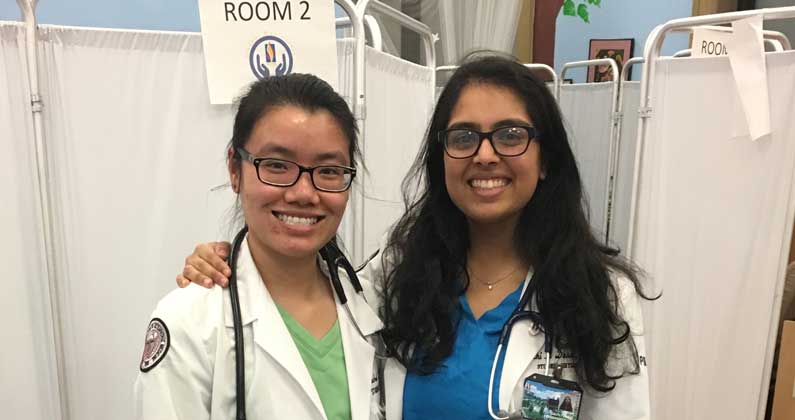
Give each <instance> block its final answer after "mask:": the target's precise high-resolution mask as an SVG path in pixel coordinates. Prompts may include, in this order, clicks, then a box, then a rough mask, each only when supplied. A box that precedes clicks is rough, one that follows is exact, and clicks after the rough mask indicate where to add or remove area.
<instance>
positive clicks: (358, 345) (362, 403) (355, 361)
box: [321, 264, 383, 420]
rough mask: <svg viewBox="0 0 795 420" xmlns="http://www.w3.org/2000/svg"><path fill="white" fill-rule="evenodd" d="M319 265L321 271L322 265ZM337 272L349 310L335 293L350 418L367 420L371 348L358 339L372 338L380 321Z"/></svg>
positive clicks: (371, 361)
mask: <svg viewBox="0 0 795 420" xmlns="http://www.w3.org/2000/svg"><path fill="white" fill-rule="evenodd" d="M321 267H322V268H323V269H324V271H325V268H326V267H324V264H322V265H321ZM338 274H339V277H340V283H342V288H343V290H344V291H345V296H346V297H347V299H348V308H349V309H350V313H348V312H347V311H346V310H345V307H344V306H343V305H342V303H341V301H340V297H339V296H336V299H337V317H338V318H339V320H340V332H341V334H342V346H343V349H344V353H345V367H346V370H347V375H348V392H349V394H350V401H351V418H352V420H368V419H369V418H370V407H371V397H372V396H373V393H372V392H371V388H372V387H373V386H374V385H375V384H373V383H372V378H373V376H374V375H373V374H374V372H373V368H374V365H373V360H374V357H375V347H373V345H372V344H371V343H370V342H368V341H367V340H365V339H364V338H362V335H364V337H368V339H372V337H373V334H375V333H377V332H378V331H380V330H381V329H382V328H383V324H382V323H381V320H380V319H379V318H378V316H377V315H376V314H375V312H374V311H373V309H372V308H371V307H370V305H368V304H367V302H366V301H365V300H364V298H362V297H361V296H360V295H358V294H357V293H356V291H355V290H354V288H353V286H352V285H351V282H350V281H349V280H348V278H347V276H346V274H345V272H344V271H342V270H338ZM354 322H355V324H354ZM357 325H358V327H359V328H360V329H361V334H360V333H359V331H358V330H357V327H356V326H357Z"/></svg>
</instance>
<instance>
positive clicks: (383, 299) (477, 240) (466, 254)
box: [178, 57, 650, 420]
mask: <svg viewBox="0 0 795 420" xmlns="http://www.w3.org/2000/svg"><path fill="white" fill-rule="evenodd" d="M427 133H428V134H427V138H426V139H425V143H424V145H423V148H422V150H421V151H420V154H419V156H418V158H417V161H416V163H415V165H414V167H413V168H412V171H411V172H410V173H409V175H408V178H407V179H408V180H409V181H408V185H406V186H407V188H409V190H408V191H412V189H413V190H414V191H418V192H417V193H416V194H414V195H412V196H410V197H411V198H412V202H411V203H410V206H408V211H407V212H406V214H404V215H403V217H402V218H401V219H400V220H399V221H398V222H397V224H396V225H395V226H394V227H393V228H392V230H391V231H390V234H389V237H388V240H387V243H386V245H385V247H384V249H383V250H382V253H381V255H380V256H379V257H378V258H376V259H374V260H373V261H371V262H370V263H369V264H368V266H367V267H366V268H365V270H364V271H363V272H362V273H361V276H362V277H363V278H368V279H369V280H370V281H371V284H373V285H374V286H375V287H377V290H376V293H375V294H376V295H377V296H378V297H379V302H380V306H379V311H380V315H381V318H382V320H383V322H384V325H385V327H384V330H383V335H384V338H385V340H386V342H387V343H388V346H389V347H390V350H391V354H392V355H393V356H394V359H393V360H390V361H389V362H388V363H387V366H386V372H385V375H386V380H385V388H386V415H387V419H388V420H400V419H405V420H419V419H426V418H455V419H459V420H460V419H472V420H488V419H490V418H497V419H503V418H508V417H512V418H516V417H519V418H521V415H522V414H523V413H522V411H523V408H525V407H527V406H530V405H531V403H532V402H533V400H532V399H533V398H534V396H532V395H530V396H528V395H526V394H525V389H528V390H529V389H531V387H530V386H529V385H528V386H526V380H528V379H530V380H532V379H533V375H534V374H536V375H542V376H544V377H546V379H545V380H547V381H558V382H561V381H560V380H561V379H562V380H568V381H570V382H576V383H577V384H579V387H580V388H582V389H583V390H584V392H585V393H584V394H583V395H582V397H581V398H579V397H577V394H576V393H571V394H565V397H568V398H569V400H568V402H567V403H566V404H565V405H563V404H558V403H559V402H560V401H564V400H565V397H564V394H560V396H561V397H564V398H561V399H560V400H558V399H557V398H551V399H550V400H549V401H548V402H549V406H548V407H546V406H545V407H543V408H542V409H541V410H546V409H551V410H559V411H567V410H568V409H569V404H571V405H572V406H574V405H577V402H580V404H579V405H580V409H579V413H580V415H579V419H580V420H583V419H588V420H605V419H609V420H631V419H632V420H636V419H648V418H649V417H650V414H649V409H650V408H649V382H648V376H647V368H646V362H645V346H644V338H643V321H642V315H641V312H640V303H639V301H640V299H642V298H644V297H645V296H644V294H643V292H642V290H641V287H640V285H639V280H638V274H637V271H636V270H635V269H634V268H633V267H632V265H631V264H630V263H629V262H627V261H625V260H623V259H622V258H621V257H619V256H618V255H617V252H616V251H615V250H612V249H610V248H608V247H606V246H604V245H602V244H600V243H599V241H598V240H597V239H596V238H595V237H594V235H593V234H592V233H591V231H590V227H589V225H588V222H587V218H586V210H585V205H584V200H583V193H582V183H581V180H580V176H579V172H578V170H577V165H576V162H575V159H574V155H573V153H572V150H571V147H570V145H569V143H568V139H567V135H566V131H565V129H564V127H563V123H562V119H561V116H560V111H559V109H558V107H557V104H556V102H555V100H554V98H553V97H552V95H551V94H550V92H549V91H548V89H547V88H546V86H544V84H543V82H541V81H540V80H538V79H537V78H535V77H534V76H533V75H532V74H531V72H530V71H529V70H528V69H527V68H525V67H524V66H522V65H521V64H519V63H516V62H514V61H512V60H508V59H503V58H499V57H476V58H475V59H472V60H469V61H467V62H465V63H464V64H463V65H462V66H461V67H459V68H458V70H457V71H456V72H455V73H454V74H453V75H452V77H451V79H450V81H449V82H448V83H447V85H446V86H445V88H444V90H443V92H442V93H441V95H440V97H439V100H438V102H437V105H436V108H435V110H434V114H433V117H432V119H431V122H430V126H429V129H428V132H427ZM582 140H583V141H585V140H586V139H582ZM214 249H218V250H220V253H221V254H224V253H225V251H224V250H225V246H224V245H223V244H215V245H214V246H211V245H203V246H200V247H198V248H197V250H196V252H195V253H194V255H193V256H191V257H189V258H188V260H187V265H186V267H185V270H184V271H183V275H182V276H180V277H178V283H179V284H184V283H185V282H187V281H189V280H196V281H199V282H205V281H206V282H210V279H211V278H212V279H213V280H215V281H216V282H219V283H220V284H224V278H223V274H222V273H223V270H224V268H225V267H224V265H223V263H222V261H221V259H220V258H219V257H218V256H217V255H214V252H213V250H214ZM372 300H373V299H371V301H372ZM518 310H527V311H532V314H533V316H532V317H527V318H522V319H521V320H519V321H517V322H514V323H513V327H512V328H510V329H509V330H505V335H506V338H507V342H505V343H503V344H504V345H505V346H504V348H501V347H499V342H500V341H501V339H500V335H501V333H503V327H504V326H505V325H506V324H509V322H508V321H509V320H510V319H511V318H512V316H513V315H514V314H515V313H516V312H517V311H518ZM498 349H500V350H501V352H500V357H495V356H496V354H497V350H498ZM495 359H496V363H493V361H494V360H495ZM561 383H562V382H561ZM574 388H576V386H574ZM556 395H557V394H556ZM553 405H554V407H553ZM525 414H526V413H525ZM559 414H560V413H559ZM563 417H565V416H563ZM565 418H570V417H565Z"/></svg>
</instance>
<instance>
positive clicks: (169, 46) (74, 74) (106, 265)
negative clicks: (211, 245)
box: [39, 26, 234, 420]
mask: <svg viewBox="0 0 795 420" xmlns="http://www.w3.org/2000/svg"><path fill="white" fill-rule="evenodd" d="M40 36H41V42H40V44H39V46H40V48H39V49H40V61H41V65H42V68H41V74H42V75H43V78H42V85H43V86H42V92H43V97H44V98H45V113H44V117H45V136H46V140H47V143H48V145H49V148H50V150H49V153H50V162H51V166H52V167H51V171H52V174H53V183H52V186H51V187H52V188H53V189H54V194H55V197H56V204H57V218H56V226H58V228H59V232H58V233H59V237H60V240H59V244H58V246H59V249H58V251H59V252H60V253H62V254H63V259H64V260H65V261H66V262H67V267H68V268H67V272H66V274H65V276H64V277H63V278H59V279H57V281H58V282H59V284H60V286H61V290H62V293H63V295H62V296H60V299H61V308H62V312H63V313H62V314H61V316H62V318H63V320H64V321H63V323H64V340H65V343H64V351H65V353H66V372H67V379H68V381H67V384H68V389H67V392H68V395H69V400H70V411H71V412H70V418H73V419H101V418H108V419H110V418H112V419H118V420H124V419H132V418H133V409H132V408H133V401H132V384H133V381H134V379H135V376H136V374H137V371H138V367H137V365H138V362H139V360H140V357H141V351H142V349H143V338H144V332H145V329H146V325H147V322H148V317H149V315H150V313H151V311H152V309H153V308H154V304H155V303H156V302H157V300H158V299H160V298H161V297H162V296H163V295H164V294H165V293H166V292H167V291H168V290H170V289H173V288H174V287H176V285H175V284H174V277H175V275H176V273H178V272H179V271H180V270H181V267H182V264H183V261H184V258H185V256H186V255H187V253H189V252H190V251H191V250H192V249H193V246H194V245H195V244H196V243H197V242H198V241H208V240H217V239H219V238H222V237H223V236H220V235H219V231H225V230H227V229H223V230H221V229H219V228H223V227H224V226H225V225H226V223H225V222H226V221H225V218H224V214H225V210H226V209H227V208H230V207H231V205H232V204H233V202H234V198H233V197H232V194H231V192H230V190H228V189H226V190H222V191H220V192H217V193H211V192H210V190H211V188H213V187H215V186H217V185H220V184H223V183H225V182H227V178H228V177H227V175H226V172H225V165H224V158H225V153H224V152H225V151H224V149H225V146H226V143H227V141H228V140H229V139H230V137H231V132H232V118H233V113H232V108H231V107H230V106H211V105H209V103H208V93H207V85H206V81H205V72H204V61H203V57H202V45H201V37H200V36H199V35H198V34H179V33H157V32H124V31H110V30H108V31H104V30H88V29H76V28H63V27H47V26H45V27H43V28H42V30H41V31H40ZM221 195H226V196H227V197H226V199H222V198H221V197H220V196H221ZM227 237H228V236H227Z"/></svg>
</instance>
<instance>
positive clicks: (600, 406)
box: [581, 277, 651, 420]
mask: <svg viewBox="0 0 795 420" xmlns="http://www.w3.org/2000/svg"><path fill="white" fill-rule="evenodd" d="M616 293H617V295H618V299H619V302H618V312H619V314H620V315H621V316H622V318H623V319H624V320H625V321H626V322H627V323H628V324H629V328H630V332H631V334H632V339H633V340H634V342H635V347H636V348H637V358H638V365H639V371H638V373H637V374H633V373H624V375H623V377H621V378H619V379H617V380H616V387H615V389H613V390H612V391H611V392H609V393H608V394H606V395H603V396H597V397H595V398H591V399H586V400H584V401H583V406H582V408H581V413H583V414H586V416H583V417H584V419H593V420H601V419H610V420H648V419H650V418H651V414H650V411H651V408H650V401H649V374H648V368H647V367H646V343H645V340H644V330H643V314H642V313H641V303H640V299H641V297H640V296H639V295H638V294H637V292H636V291H635V287H634V285H633V283H632V282H631V281H630V280H628V279H626V278H624V277H619V278H618V279H617V280H616ZM612 357H617V358H619V359H624V358H626V357H634V356H633V355H628V354H626V353H625V352H620V353H619V354H616V355H614V356H612ZM613 363H616V367H615V369H616V370H618V371H616V372H613V371H612V370H613V369H611V368H610V365H611V362H610V361H608V373H611V374H616V373H622V372H623V371H624V368H625V367H626V364H625V362H624V361H623V360H616V361H613ZM589 406H590V407H589Z"/></svg>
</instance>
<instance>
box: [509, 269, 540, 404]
mask: <svg viewBox="0 0 795 420" xmlns="http://www.w3.org/2000/svg"><path fill="white" fill-rule="evenodd" d="M531 277H532V271H531V272H530V273H528V274H527V277H526V278H525V283H524V286H523V287H522V295H524V293H525V292H526V291H527V286H528V284H529V283H530V278H531ZM532 327H533V323H532V322H531V321H530V320H529V319H523V320H521V321H519V322H517V323H515V324H514V325H513V328H512V329H511V333H510V335H509V336H508V342H507V343H506V345H505V346H503V348H502V351H503V353H504V354H505V361H504V362H503V365H502V376H501V377H500V395H499V401H500V408H501V409H503V410H506V409H508V406H509V404H510V401H511V396H512V395H513V390H514V388H515V387H516V386H517V385H518V384H519V381H520V380H523V379H524V378H522V375H523V374H524V372H525V371H526V370H527V367H528V366H529V365H530V363H532V362H533V359H534V358H535V356H536V354H538V352H539V351H540V350H541V349H542V348H543V347H544V333H542V332H538V333H537V334H535V335H533V334H532V333H531V328H532ZM506 347H507V349H506Z"/></svg>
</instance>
